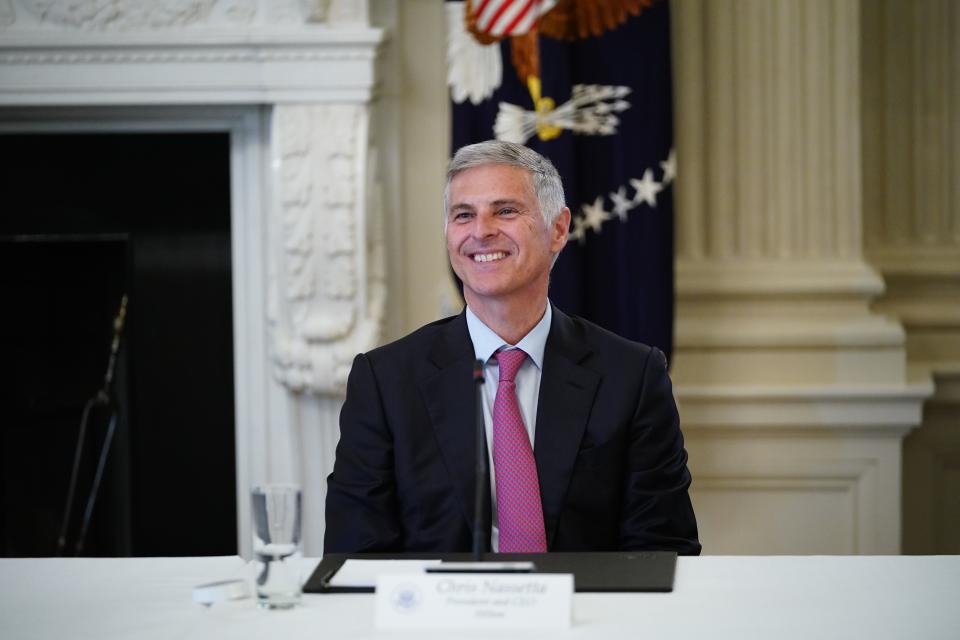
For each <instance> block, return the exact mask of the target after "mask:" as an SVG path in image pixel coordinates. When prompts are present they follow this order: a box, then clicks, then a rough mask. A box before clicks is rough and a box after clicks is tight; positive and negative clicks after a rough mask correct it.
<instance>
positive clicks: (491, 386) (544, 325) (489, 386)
mask: <svg viewBox="0 0 960 640" xmlns="http://www.w3.org/2000/svg"><path fill="white" fill-rule="evenodd" d="M552 318H553V310H552V309H551V308H550V302H549V301H547V307H546V310H545V311H544V313H543V317H542V318H541V319H540V322H538V323H537V324H536V326H534V327H533V329H531V330H530V333H528V334H527V335H525V336H524V337H523V339H521V340H520V342H518V343H517V344H515V345H511V344H507V343H506V342H505V341H504V340H503V338H501V337H500V336H498V335H497V334H496V333H494V331H493V330H492V329H491V328H490V327H488V326H487V325H485V324H484V323H483V321H482V320H480V318H478V317H477V316H476V314H474V313H473V311H471V310H470V307H467V330H468V331H469V332H470V340H471V341H472V342H473V350H474V353H475V354H476V356H477V360H481V361H482V362H483V378H484V383H483V423H484V427H485V428H486V431H487V454H488V455H487V458H488V468H489V469H490V497H491V501H492V502H491V507H492V508H491V513H492V520H493V522H492V523H491V524H492V527H491V534H490V548H491V549H493V550H494V551H499V549H500V528H499V526H498V522H497V479H496V475H495V473H496V472H495V471H494V468H493V402H494V400H496V398H497V387H498V386H499V380H500V367H499V366H498V365H497V361H496V359H494V358H493V355H494V354H495V353H496V352H497V351H499V350H500V349H501V348H506V349H523V351H524V352H526V354H527V359H526V360H524V361H523V364H522V365H520V370H519V371H517V375H516V378H514V382H515V384H516V392H517V402H518V403H519V405H520V415H521V416H522V417H523V424H524V426H525V427H526V428H527V434H528V435H529V436H530V446H531V447H533V443H534V442H535V441H536V440H535V438H534V431H535V429H536V426H537V400H538V398H539V396H540V376H541V373H542V372H543V351H544V349H545V348H546V346H547V336H548V335H549V334H550V321H551V319H552Z"/></svg>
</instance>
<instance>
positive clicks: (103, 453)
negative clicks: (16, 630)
mask: <svg viewBox="0 0 960 640" xmlns="http://www.w3.org/2000/svg"><path fill="white" fill-rule="evenodd" d="M126 317H127V294H123V297H122V298H121V299H120V309H119V310H118V311H117V316H116V317H115V318H114V319H113V340H112V341H111V343H110V358H109V360H108V362H107V371H106V373H105V374H104V376H103V387H101V388H100V390H99V391H97V392H96V393H95V394H94V396H93V397H92V398H90V399H89V400H88V401H87V404H86V405H85V406H84V407H83V416H82V417H81V418H80V432H79V433H78V434H77V448H76V451H74V455H73V470H72V471H71V473H70V487H69V489H68V490H67V505H66V507H65V508H64V513H63V522H62V523H61V525H60V536H59V537H58V538H57V556H61V555H63V551H64V549H65V548H66V546H67V531H68V529H69V528H70V516H71V514H72V512H73V501H74V494H75V493H76V490H77V481H78V479H79V475H80V462H81V461H82V459H83V448H84V443H85V441H86V437H87V422H88V420H89V418H90V411H91V409H93V407H95V406H98V407H110V408H111V409H112V411H111V414H110V424H109V427H108V428H107V434H106V436H105V437H104V440H103V446H102V447H101V449H100V458H99V460H98V461H97V470H96V473H95V475H94V478H93V485H92V486H91V488H90V495H89V496H88V497H87V505H86V508H85V509H84V514H83V521H82V523H81V526H80V535H79V537H78V539H77V542H76V546H75V553H76V554H77V555H79V554H80V553H82V552H83V547H84V543H85V542H86V537H87V531H88V529H89V527H90V520H91V518H92V517H93V507H94V505H95V504H96V502H97V495H98V494H99V492H100V481H101V480H102V479H103V470H104V467H105V466H106V463H107V455H108V454H109V453H110V447H111V445H112V444H113V436H114V433H115V432H116V430H117V414H118V408H117V406H116V403H115V402H114V400H113V398H112V397H111V395H110V391H111V387H112V386H113V373H114V370H115V369H116V366H117V354H118V353H119V352H120V338H121V336H122V335H123V328H124V324H125V323H126Z"/></svg>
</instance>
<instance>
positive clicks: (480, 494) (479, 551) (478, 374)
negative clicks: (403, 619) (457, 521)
mask: <svg viewBox="0 0 960 640" xmlns="http://www.w3.org/2000/svg"><path fill="white" fill-rule="evenodd" d="M473 383H474V388H475V389H476V401H477V412H476V426H475V429H476V440H477V456H476V461H475V462H476V466H475V474H474V493H473V495H474V504H473V506H474V511H473V560H472V561H471V562H442V563H441V564H438V565H432V566H429V567H427V568H426V572H427V573H530V572H532V571H535V570H536V565H534V563H533V562H530V561H507V562H497V561H494V562H484V561H483V550H484V548H486V537H487V535H488V532H487V527H486V525H485V523H484V517H483V515H484V511H485V509H484V507H485V506H486V500H485V499H484V498H486V492H487V487H488V486H489V485H490V481H489V479H488V478H489V475H488V470H487V429H486V425H485V424H484V420H483V360H476V361H474V363H473Z"/></svg>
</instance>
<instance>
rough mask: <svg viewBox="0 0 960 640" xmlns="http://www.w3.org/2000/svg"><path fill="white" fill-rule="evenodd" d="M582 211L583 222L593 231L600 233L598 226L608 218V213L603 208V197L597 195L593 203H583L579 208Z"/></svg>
mask: <svg viewBox="0 0 960 640" xmlns="http://www.w3.org/2000/svg"><path fill="white" fill-rule="evenodd" d="M581 210H582V211H583V222H584V224H585V225H586V226H588V227H590V228H591V229H593V232H594V233H600V227H602V226H603V223H604V222H606V221H607V220H609V219H610V214H609V213H607V211H606V209H604V208H603V197H602V196H597V199H596V200H594V201H593V204H585V205H583V208H582V209H581Z"/></svg>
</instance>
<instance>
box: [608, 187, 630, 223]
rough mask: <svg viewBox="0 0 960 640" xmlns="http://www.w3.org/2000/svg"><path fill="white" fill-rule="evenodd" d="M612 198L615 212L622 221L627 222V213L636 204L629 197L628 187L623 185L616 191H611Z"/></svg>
mask: <svg viewBox="0 0 960 640" xmlns="http://www.w3.org/2000/svg"><path fill="white" fill-rule="evenodd" d="M610 199H611V200H612V201H613V213H614V214H615V215H616V216H617V217H618V218H620V222H626V221H627V214H628V213H629V212H630V209H633V206H634V205H633V200H631V199H630V198H628V197H627V189H626V187H623V186H621V187H620V188H619V189H617V190H616V191H611V192H610Z"/></svg>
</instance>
